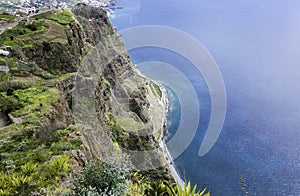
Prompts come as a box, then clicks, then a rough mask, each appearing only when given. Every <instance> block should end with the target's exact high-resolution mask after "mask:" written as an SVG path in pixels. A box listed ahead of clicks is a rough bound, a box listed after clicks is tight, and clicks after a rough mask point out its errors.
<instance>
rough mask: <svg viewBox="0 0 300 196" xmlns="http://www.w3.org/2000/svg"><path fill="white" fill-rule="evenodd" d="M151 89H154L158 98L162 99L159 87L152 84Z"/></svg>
mask: <svg viewBox="0 0 300 196" xmlns="http://www.w3.org/2000/svg"><path fill="white" fill-rule="evenodd" d="M153 88H154V90H155V92H156V93H157V94H158V95H159V97H160V98H162V92H161V89H160V86H159V85H157V84H155V83H153Z"/></svg>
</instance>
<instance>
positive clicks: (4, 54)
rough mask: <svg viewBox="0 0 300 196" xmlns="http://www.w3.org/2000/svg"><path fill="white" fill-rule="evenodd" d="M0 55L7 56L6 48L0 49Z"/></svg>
mask: <svg viewBox="0 0 300 196" xmlns="http://www.w3.org/2000/svg"><path fill="white" fill-rule="evenodd" d="M0 55H3V56H8V55H9V52H8V51H7V50H3V49H0Z"/></svg>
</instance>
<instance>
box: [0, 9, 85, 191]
mask: <svg viewBox="0 0 300 196" xmlns="http://www.w3.org/2000/svg"><path fill="white" fill-rule="evenodd" d="M61 16H62V17H61ZM2 18H3V17H1V16H0V19H2ZM28 22H29V23H26V22H25V21H23V22H21V23H20V24H18V25H17V26H16V27H14V28H13V29H10V30H7V31H6V32H5V33H3V34H2V35H1V37H0V43H1V44H2V45H8V46H12V47H13V49H14V50H15V49H17V50H19V51H22V50H23V49H24V48H33V47H35V46H36V45H39V44H41V43H43V42H59V43H63V44H65V43H67V41H68V40H67V36H66V34H65V29H66V28H68V25H69V24H70V23H72V22H74V18H73V16H72V15H71V13H70V11H67V10H62V11H61V10H54V11H53V12H51V13H46V14H44V15H39V16H36V17H35V18H34V19H29V21H28ZM19 58H20V57H19V56H18V55H14V54H12V55H11V56H10V57H9V58H3V57H1V59H0V60H1V61H3V63H6V64H7V65H9V67H10V69H11V70H12V71H11V72H10V73H9V74H10V75H9V77H8V78H6V81H2V82H0V91H1V92H0V109H1V110H2V111H5V112H6V113H9V114H10V115H11V116H12V117H14V118H16V119H18V118H19V119H25V120H23V121H22V122H21V123H18V124H11V125H10V126H8V127H5V128H2V129H0V160H1V161H0V195H29V194H30V193H32V192H34V191H39V192H41V193H42V192H55V191H58V192H61V191H62V190H61V189H62V187H61V185H60V184H59V183H60V179H61V178H63V177H64V176H66V174H67V173H68V172H70V169H71V168H70V167H71V165H70V156H69V155H68V152H69V151H70V150H73V149H78V148H79V146H80V145H81V143H82V142H81V140H80V139H79V138H78V136H79V135H76V134H78V133H77V132H76V128H75V127H74V126H73V125H69V126H66V125H62V126H61V127H60V129H56V130H52V132H51V133H48V132H47V130H46V128H45V127H44V128H43V126H44V123H47V122H48V121H49V119H48V118H49V116H51V115H53V114H51V112H52V111H53V110H55V106H56V105H57V103H58V102H59V101H60V100H61V99H62V97H61V96H62V95H61V93H60V92H59V91H58V90H57V89H56V88H54V86H55V84H56V83H58V82H59V81H62V80H65V79H67V78H70V77H71V76H73V75H74V74H72V73H68V74H65V75H54V74H53V73H50V72H46V71H43V72H44V73H43V74H44V75H51V77H50V78H51V79H47V78H44V77H41V75H40V74H38V75H35V72H31V71H29V70H21V69H20V67H19V66H18V62H19V61H20V60H21V59H19ZM25 63H26V62H25ZM2 74H4V73H2ZM72 134H73V135H75V136H76V137H75V139H74V138H73V139H72V140H70V138H69V136H70V135H72ZM44 136H46V137H44Z"/></svg>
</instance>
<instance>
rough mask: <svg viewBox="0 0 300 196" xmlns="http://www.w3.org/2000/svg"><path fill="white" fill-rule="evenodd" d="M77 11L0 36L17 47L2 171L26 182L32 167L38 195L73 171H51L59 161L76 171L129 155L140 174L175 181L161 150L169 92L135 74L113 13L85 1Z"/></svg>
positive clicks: (9, 79)
mask: <svg viewBox="0 0 300 196" xmlns="http://www.w3.org/2000/svg"><path fill="white" fill-rule="evenodd" d="M72 12H73V14H72V13H71V12H69V11H68V10H53V11H51V12H47V13H44V14H41V15H38V16H35V17H33V18H29V19H28V20H27V21H24V22H21V23H20V24H18V25H17V26H16V27H14V28H13V29H10V30H7V31H6V32H4V33H3V34H2V35H1V37H0V43H1V44H2V45H3V46H11V47H9V48H10V50H11V55H10V56H9V57H8V58H6V59H3V61H4V62H5V63H6V64H7V65H8V66H9V68H10V72H9V73H6V74H5V73H1V74H2V80H3V81H2V82H1V83H0V91H1V93H0V109H1V111H3V112H4V113H6V114H8V115H9V116H10V118H11V120H12V123H11V124H10V125H9V126H7V127H4V128H2V129H1V130H0V138H1V142H0V143H1V145H0V161H1V162H0V172H1V173H2V174H3V176H4V177H5V178H10V177H9V176H10V174H12V173H14V174H15V175H16V176H17V177H20V176H21V177H22V176H23V175H25V174H24V173H22V172H23V168H24V167H25V166H24V165H26V164H27V163H30V164H32V165H33V166H32V165H31V166H32V167H34V169H33V170H32V172H33V173H32V175H33V177H31V178H30V180H32V181H34V184H35V185H34V186H33V187H31V188H32V189H29V190H31V191H32V190H36V188H37V187H47V186H48V185H49V184H52V185H51V186H55V183H57V180H55V179H57V178H58V179H59V178H60V179H63V177H64V176H65V175H66V174H65V173H66V171H67V169H66V170H64V169H61V168H60V170H59V172H55V173H53V172H52V173H51V171H52V170H51V168H52V167H55V164H57V163H56V162H58V160H60V161H61V160H65V159H66V160H69V161H70V163H71V165H69V164H67V163H66V162H63V164H67V165H64V167H62V168H65V167H66V168H67V167H68V168H70V167H71V168H73V169H72V170H73V172H76V171H78V170H80V168H81V167H82V166H83V165H84V164H85V163H86V162H88V161H89V160H94V159H98V158H101V159H104V160H105V159H109V158H111V157H113V156H114V157H117V156H119V155H121V154H127V155H129V156H130V160H131V162H132V169H133V170H143V169H147V170H145V171H143V172H142V173H143V174H144V175H145V176H147V177H150V178H152V179H157V180H159V179H170V178H171V177H170V172H169V170H168V169H167V168H166V167H161V166H162V165H164V164H163V163H164V159H163V157H162V155H161V154H160V153H161V150H160V149H159V141H160V140H161V137H162V135H163V132H164V126H165V116H166V114H165V111H166V100H165V95H164V92H163V91H162V89H161V88H160V86H159V85H158V84H156V83H154V82H153V81H151V80H149V79H147V78H146V77H144V76H142V75H140V74H138V72H137V71H136V70H135V67H134V65H133V64H132V62H131V61H130V57H129V54H128V53H127V51H126V49H125V48H124V45H123V43H122V40H121V38H120V36H118V35H117V33H116V32H115V30H114V28H113V27H112V25H111V23H110V22H109V20H108V18H107V16H106V13H105V11H103V10H101V9H97V8H93V7H89V6H86V5H84V4H79V5H77V6H76V7H75V8H74V9H73V10H72ZM0 60H1V59H0ZM3 76H5V77H3ZM136 152H137V153H136ZM139 152H140V153H139ZM144 152H150V153H144ZM65 154H68V156H67V158H65V157H64V155H65ZM69 161H68V162H69ZM37 163H38V165H36V164H37ZM53 165H54V166H53ZM28 167H29V166H28ZM52 169H53V168H52ZM148 169H150V170H148ZM34 172H36V173H34ZM34 174H35V175H34ZM30 175H31V174H30ZM21 177H20V178H21ZM48 178H50V180H48V181H49V182H48V181H47V180H46V179H48ZM9 185H10V184H9V183H8V184H5V186H9ZM0 186H2V185H0ZM47 188H48V187H47ZM0 189H1V187H0ZM14 191H16V192H18V193H20V192H21V191H20V190H18V189H17V188H14ZM25 193H26V191H25ZM27 193H28V192H27Z"/></svg>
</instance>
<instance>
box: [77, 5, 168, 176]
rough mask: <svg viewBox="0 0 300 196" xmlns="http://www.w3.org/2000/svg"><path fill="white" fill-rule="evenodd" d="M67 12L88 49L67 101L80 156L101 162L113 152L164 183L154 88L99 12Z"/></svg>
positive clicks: (162, 106)
mask: <svg viewBox="0 0 300 196" xmlns="http://www.w3.org/2000/svg"><path fill="white" fill-rule="evenodd" d="M73 13H74V14H75V17H76V19H77V21H78V22H79V23H80V26H81V27H82V28H83V29H84V30H83V31H84V32H85V36H86V38H87V42H89V43H90V44H92V45H93V46H94V47H93V48H92V49H91V50H90V51H89V53H88V54H87V56H85V58H84V59H83V61H82V63H81V67H80V69H79V71H78V76H77V79H76V85H75V86H76V87H75V88H76V89H75V93H74V97H73V98H74V105H73V109H74V111H75V116H76V115H77V116H76V119H77V120H76V122H77V123H78V124H79V127H81V131H82V132H83V136H84V137H83V140H84V141H85V149H84V150H85V154H86V155H87V157H88V158H89V159H92V158H99V157H101V158H102V159H105V158H111V157H112V156H114V155H113V153H115V151H118V152H119V153H121V152H123V153H125V152H126V153H127V155H129V156H130V157H131V159H132V163H133V165H134V168H136V169H139V170H144V169H152V172H149V174H150V176H151V177H153V178H169V175H168V171H167V170H166V169H165V168H164V169H162V166H164V164H163V162H164V159H163V157H162V156H161V153H160V150H159V141H160V139H161V137H162V135H163V132H164V130H163V127H164V123H165V116H166V113H165V112H166V107H167V106H166V103H165V101H166V100H165V95H164V96H162V97H161V96H160V95H159V93H158V92H157V91H156V90H155V89H157V88H155V85H157V84H154V83H153V82H152V81H150V80H149V79H147V78H145V77H143V76H141V75H140V74H138V73H137V71H136V70H135V68H134V65H133V64H132V62H131V61H130V58H129V55H128V53H127V51H126V49H125V47H124V45H123V42H122V40H121V38H120V37H119V36H118V35H117V34H116V33H115V31H114V30H113V29H112V26H111V24H110V22H109V21H108V19H107V16H106V14H105V13H104V11H103V10H99V9H97V8H92V7H88V6H85V5H84V4H80V5H78V6H76V7H75V8H74V9H73ZM93 102H94V103H93ZM91 103H92V105H93V107H94V109H93V107H89V104H91ZM76 111H77V112H76ZM76 113H77V114H76ZM83 119H85V120H83ZM97 123H98V124H97ZM99 136H101V137H99ZM108 140H109V141H108ZM116 146H117V147H116ZM116 148H117V149H116ZM117 154H118V153H117ZM157 168H159V169H157Z"/></svg>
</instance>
